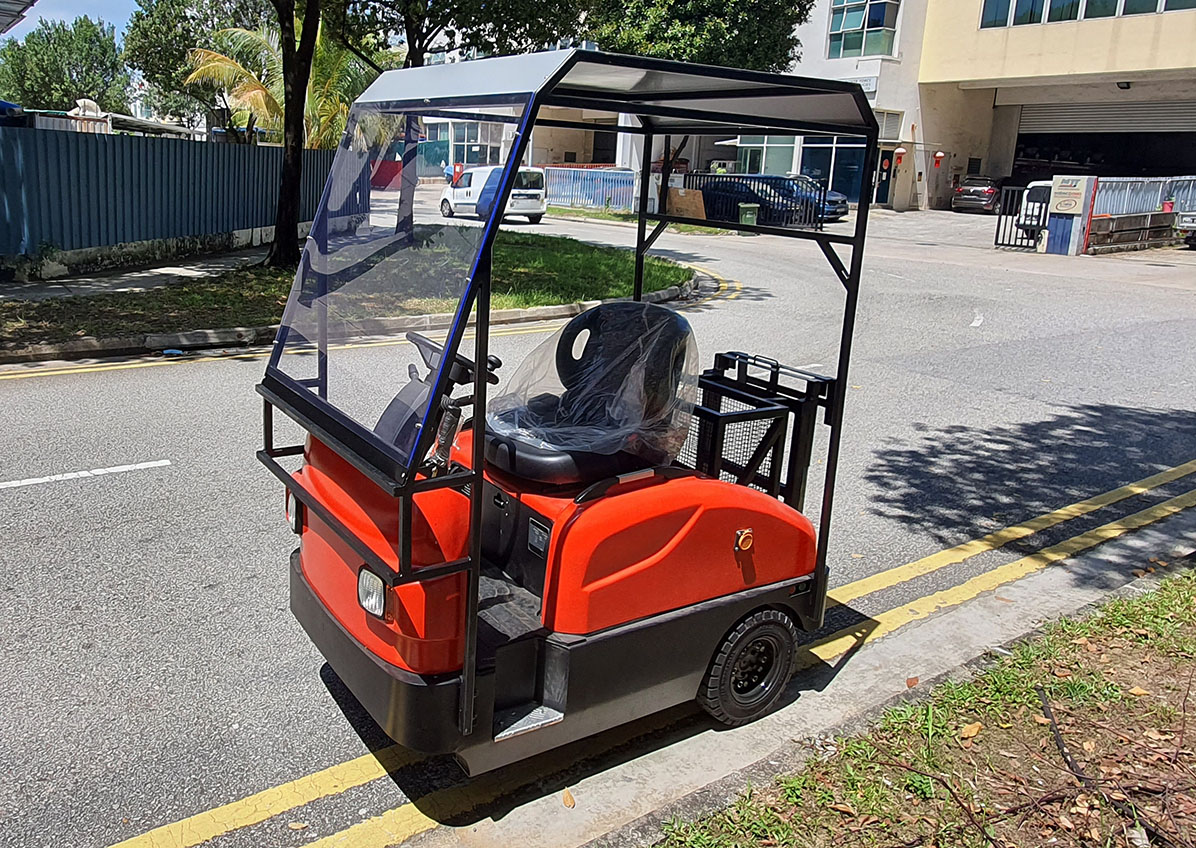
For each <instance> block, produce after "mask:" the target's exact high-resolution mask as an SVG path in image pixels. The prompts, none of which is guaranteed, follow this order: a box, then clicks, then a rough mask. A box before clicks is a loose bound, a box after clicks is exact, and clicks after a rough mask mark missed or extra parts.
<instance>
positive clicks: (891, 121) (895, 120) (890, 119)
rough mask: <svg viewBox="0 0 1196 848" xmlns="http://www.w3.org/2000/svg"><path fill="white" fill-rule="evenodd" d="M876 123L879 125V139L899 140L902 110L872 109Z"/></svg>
mask: <svg viewBox="0 0 1196 848" xmlns="http://www.w3.org/2000/svg"><path fill="white" fill-rule="evenodd" d="M872 112H873V114H875V115H876V123H877V125H879V126H880V140H881V141H900V140H901V116H902V115H903V114H905V113H904V112H886V111H885V110H883V109H873V110H872Z"/></svg>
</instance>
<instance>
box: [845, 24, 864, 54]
mask: <svg viewBox="0 0 1196 848" xmlns="http://www.w3.org/2000/svg"><path fill="white" fill-rule="evenodd" d="M863 49H864V32H863V30H856V31H855V32H847V33H844V34H843V55H844V56H859V55H860V54H861V52H862V51H863Z"/></svg>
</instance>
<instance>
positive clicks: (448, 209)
mask: <svg viewBox="0 0 1196 848" xmlns="http://www.w3.org/2000/svg"><path fill="white" fill-rule="evenodd" d="M440 214H441V215H443V216H444V217H445V218H451V217H453V205H452V204H451V203H449V202H448V200H442V201H440Z"/></svg>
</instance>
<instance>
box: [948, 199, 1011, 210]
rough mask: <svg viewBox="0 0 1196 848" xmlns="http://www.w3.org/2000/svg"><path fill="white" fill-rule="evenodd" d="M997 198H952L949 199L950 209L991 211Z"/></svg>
mask: <svg viewBox="0 0 1196 848" xmlns="http://www.w3.org/2000/svg"><path fill="white" fill-rule="evenodd" d="M998 200H999V198H998V197H996V196H995V195H994V196H993V197H991V198H983V197H953V198H951V208H952V209H983V210H984V211H985V212H991V211H993V208H994V207H995V206H996V205H997V202H998Z"/></svg>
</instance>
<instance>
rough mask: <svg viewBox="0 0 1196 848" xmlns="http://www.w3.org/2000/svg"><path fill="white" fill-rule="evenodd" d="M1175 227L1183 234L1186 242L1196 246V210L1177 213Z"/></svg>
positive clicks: (1189, 245)
mask: <svg viewBox="0 0 1196 848" xmlns="http://www.w3.org/2000/svg"><path fill="white" fill-rule="evenodd" d="M1175 229H1176V230H1178V231H1179V234H1180V235H1181V236H1183V240H1184V244H1186V245H1187V246H1188V247H1193V248H1196V210H1193V211H1191V212H1180V213H1179V214H1177V215H1176V216H1175Z"/></svg>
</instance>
